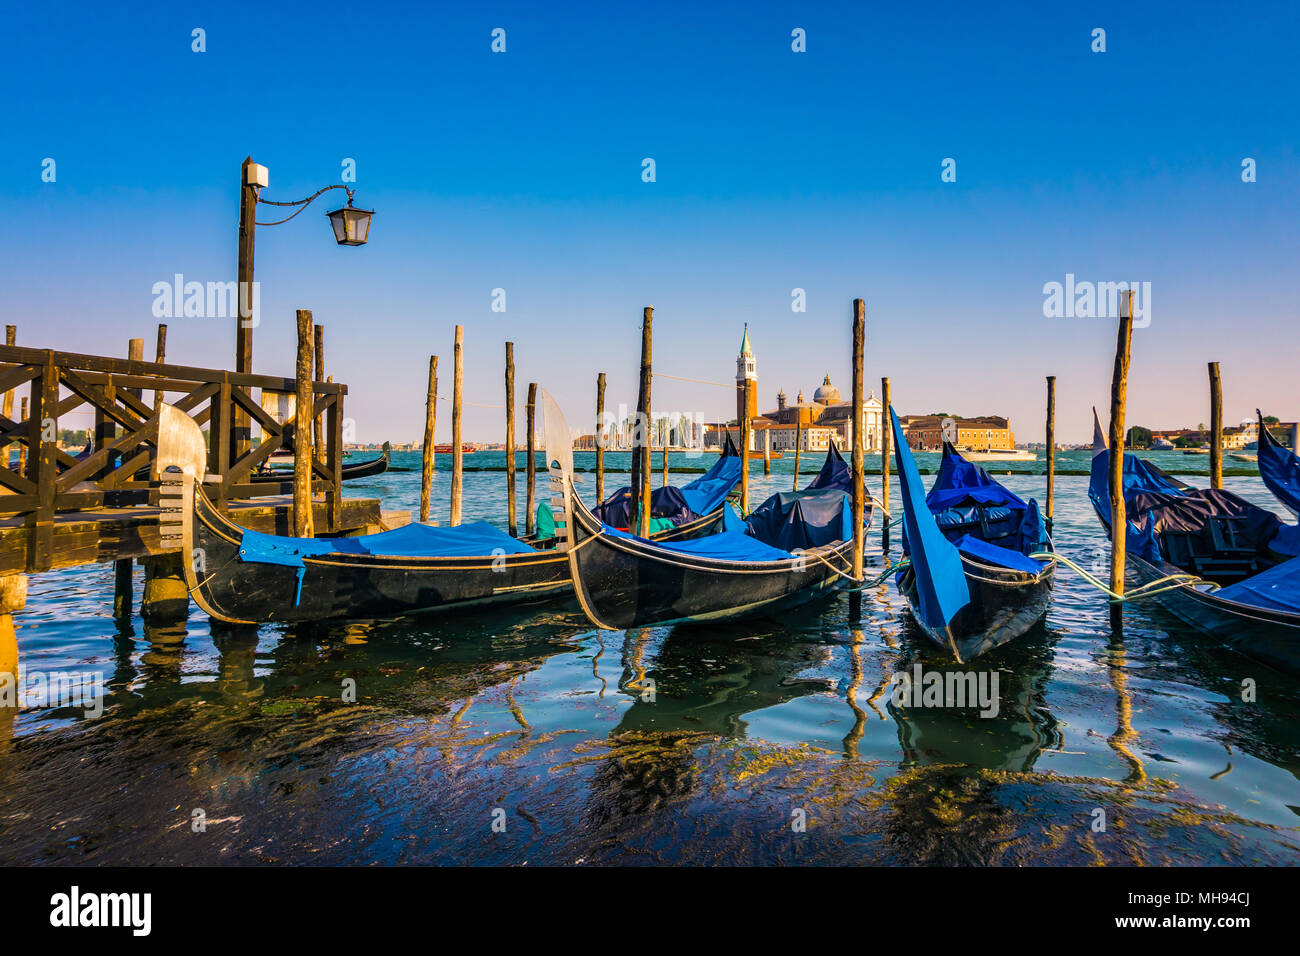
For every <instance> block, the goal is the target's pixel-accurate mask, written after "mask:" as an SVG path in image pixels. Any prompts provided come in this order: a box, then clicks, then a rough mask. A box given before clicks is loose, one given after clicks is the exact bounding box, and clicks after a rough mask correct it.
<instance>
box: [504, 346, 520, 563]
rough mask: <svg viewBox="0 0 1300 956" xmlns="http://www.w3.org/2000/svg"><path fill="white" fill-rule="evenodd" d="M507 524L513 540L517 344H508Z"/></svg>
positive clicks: (514, 520) (517, 526)
mask: <svg viewBox="0 0 1300 956" xmlns="http://www.w3.org/2000/svg"><path fill="white" fill-rule="evenodd" d="M506 523H507V524H508V525H509V527H510V536H511V537H512V538H513V537H514V536H515V533H516V532H517V531H518V529H519V525H518V522H517V521H516V519H515V343H514V342H507V343H506Z"/></svg>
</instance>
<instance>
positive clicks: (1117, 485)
mask: <svg viewBox="0 0 1300 956" xmlns="http://www.w3.org/2000/svg"><path fill="white" fill-rule="evenodd" d="M1119 301H1120V312H1119V333H1118V337H1117V339H1116V342H1115V371H1114V374H1113V375H1112V377H1111V382H1110V589H1111V590H1112V591H1113V592H1115V593H1116V594H1119V595H1123V593H1124V543H1125V536H1126V532H1127V531H1128V515H1127V514H1126V512H1125V509H1124V407H1125V405H1126V403H1127V401H1128V367H1129V358H1130V356H1131V354H1132V351H1133V293H1132V292H1131V291H1126V292H1121V293H1120V300H1119ZM1110 618H1111V624H1112V626H1118V625H1119V624H1120V622H1121V621H1122V616H1121V611H1120V605H1119V604H1118V603H1115V604H1112V605H1111V611H1110Z"/></svg>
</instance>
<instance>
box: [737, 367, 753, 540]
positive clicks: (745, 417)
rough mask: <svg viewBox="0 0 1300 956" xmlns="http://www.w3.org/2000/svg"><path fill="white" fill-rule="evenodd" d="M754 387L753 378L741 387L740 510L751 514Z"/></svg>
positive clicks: (748, 379) (747, 379)
mask: <svg viewBox="0 0 1300 956" xmlns="http://www.w3.org/2000/svg"><path fill="white" fill-rule="evenodd" d="M753 387H754V383H753V379H750V378H746V379H745V384H744V385H742V386H741V389H740V394H741V396H742V401H741V416H740V512H741V514H743V515H747V514H749V445H750V443H751V442H752V441H753V428H754V423H753V422H751V421H750V420H749V390H750V389H751V388H753Z"/></svg>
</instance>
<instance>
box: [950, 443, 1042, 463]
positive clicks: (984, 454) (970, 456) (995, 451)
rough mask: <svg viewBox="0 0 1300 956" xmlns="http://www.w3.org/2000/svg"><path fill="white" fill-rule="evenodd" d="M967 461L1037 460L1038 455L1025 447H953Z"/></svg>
mask: <svg viewBox="0 0 1300 956" xmlns="http://www.w3.org/2000/svg"><path fill="white" fill-rule="evenodd" d="M954 450H955V451H957V453H958V454H960V455H961V457H963V458H965V459H966V460H967V461H1038V455H1037V454H1036V453H1034V452H1032V451H1029V450H1028V449H1026V448H987V449H985V450H984V451H971V450H970V449H968V448H963V447H961V446H958V447H956V448H955V449H954Z"/></svg>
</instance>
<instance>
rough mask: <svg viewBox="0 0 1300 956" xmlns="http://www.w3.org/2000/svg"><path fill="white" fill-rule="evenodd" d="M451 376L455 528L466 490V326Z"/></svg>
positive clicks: (458, 337) (461, 331)
mask: <svg viewBox="0 0 1300 956" xmlns="http://www.w3.org/2000/svg"><path fill="white" fill-rule="evenodd" d="M451 363H452V378H451V517H450V518H448V520H447V523H448V524H450V525H451V526H452V527H453V528H454V527H455V526H456V525H458V524H460V498H461V493H462V492H463V491H464V481H465V472H464V467H465V458H464V455H465V449H464V448H463V447H462V439H461V413H462V409H461V404H462V403H461V395H462V394H463V392H464V388H465V326H463V325H458V326H456V342H455V345H454V346H453V351H452V357H451Z"/></svg>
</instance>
